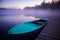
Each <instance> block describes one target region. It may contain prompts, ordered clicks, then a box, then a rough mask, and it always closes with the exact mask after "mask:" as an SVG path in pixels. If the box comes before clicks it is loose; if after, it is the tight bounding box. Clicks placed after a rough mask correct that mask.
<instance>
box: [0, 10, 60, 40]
mask: <svg viewBox="0 0 60 40" xmlns="http://www.w3.org/2000/svg"><path fill="white" fill-rule="evenodd" d="M21 14H23V16H21ZM28 16H30V17H28ZM27 17H28V18H27ZM32 17H35V18H46V19H48V21H49V22H48V24H47V25H46V26H45V27H44V29H43V30H42V32H41V33H40V34H39V35H38V37H37V38H36V40H59V38H60V10H50V9H46V10H45V9H44V10H42V9H41V10H34V9H25V10H23V11H22V10H12V9H10V10H0V34H1V38H2V39H4V40H7V32H8V30H9V29H10V28H12V27H13V26H15V25H17V24H20V23H24V21H25V19H27V20H26V21H28V20H29V18H30V19H31V18H32ZM22 18H23V19H22ZM33 19H34V18H33Z"/></svg>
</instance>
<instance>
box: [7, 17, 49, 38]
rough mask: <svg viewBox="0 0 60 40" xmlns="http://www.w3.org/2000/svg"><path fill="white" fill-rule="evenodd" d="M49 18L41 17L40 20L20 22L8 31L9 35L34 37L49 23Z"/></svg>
mask: <svg viewBox="0 0 60 40" xmlns="http://www.w3.org/2000/svg"><path fill="white" fill-rule="evenodd" d="M47 22H48V20H47V19H44V18H41V19H38V20H34V21H30V22H26V23H23V24H18V25H16V26H14V27H13V28H11V29H10V30H9V31H8V34H9V35H13V36H14V35H20V36H21V37H22V35H23V38H24V37H27V38H28V37H29V38H30V36H31V37H34V35H37V34H38V33H40V31H41V30H42V29H43V27H44V26H45V25H46V24H47ZM21 37H20V38H21Z"/></svg>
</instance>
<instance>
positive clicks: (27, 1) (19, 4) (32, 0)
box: [0, 0, 52, 9]
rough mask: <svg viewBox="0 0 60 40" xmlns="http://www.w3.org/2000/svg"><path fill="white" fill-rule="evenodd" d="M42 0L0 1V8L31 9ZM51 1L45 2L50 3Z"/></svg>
mask: <svg viewBox="0 0 60 40" xmlns="http://www.w3.org/2000/svg"><path fill="white" fill-rule="evenodd" d="M43 1H44V0H0V7H4V8H21V9H23V8H24V7H26V6H29V7H32V6H35V5H40V4H41V3H42V2H43ZM51 1H52V0H45V2H51Z"/></svg>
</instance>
